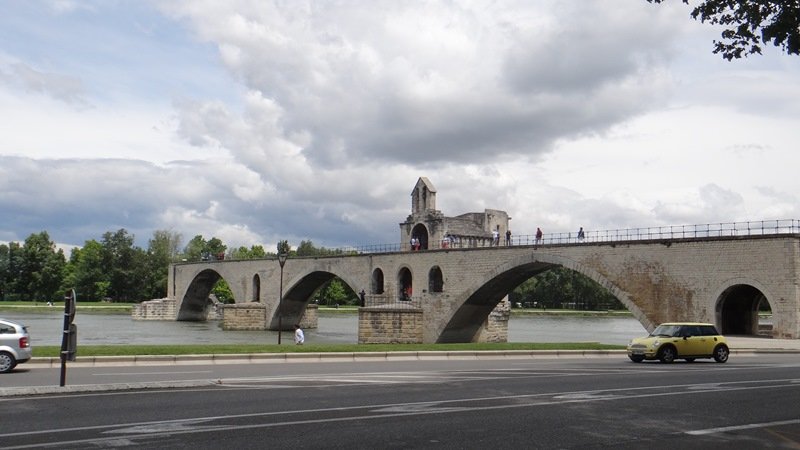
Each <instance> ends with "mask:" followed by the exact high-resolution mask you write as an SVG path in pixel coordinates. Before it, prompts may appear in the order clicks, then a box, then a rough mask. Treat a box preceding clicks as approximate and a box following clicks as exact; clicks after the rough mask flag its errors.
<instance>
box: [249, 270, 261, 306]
mask: <svg viewBox="0 0 800 450" xmlns="http://www.w3.org/2000/svg"><path fill="white" fill-rule="evenodd" d="M250 300H252V301H254V302H260V301H261V277H260V276H259V275H258V274H255V275H253V298H251V299H250Z"/></svg>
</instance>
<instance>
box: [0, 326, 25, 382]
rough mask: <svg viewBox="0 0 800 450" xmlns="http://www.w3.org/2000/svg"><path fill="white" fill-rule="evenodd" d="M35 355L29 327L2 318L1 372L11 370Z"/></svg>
mask: <svg viewBox="0 0 800 450" xmlns="http://www.w3.org/2000/svg"><path fill="white" fill-rule="evenodd" d="M31 356H33V349H32V348H31V337H30V335H29V334H28V327H26V326H24V325H20V324H18V323H15V322H12V321H10V320H6V319H0V373H5V372H9V371H11V370H12V369H13V368H14V367H17V364H22V363H24V362H26V361H28V360H29V359H31Z"/></svg>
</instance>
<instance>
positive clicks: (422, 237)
mask: <svg viewBox="0 0 800 450" xmlns="http://www.w3.org/2000/svg"><path fill="white" fill-rule="evenodd" d="M411 237H415V238H417V239H419V249H420V250H427V249H428V227H426V226H425V225H423V224H421V223H418V224H416V225H414V228H412V229H411Z"/></svg>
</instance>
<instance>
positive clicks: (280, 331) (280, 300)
mask: <svg viewBox="0 0 800 450" xmlns="http://www.w3.org/2000/svg"><path fill="white" fill-rule="evenodd" d="M282 319H283V263H281V288H280V297H278V345H281V335H282V334H283V323H282Z"/></svg>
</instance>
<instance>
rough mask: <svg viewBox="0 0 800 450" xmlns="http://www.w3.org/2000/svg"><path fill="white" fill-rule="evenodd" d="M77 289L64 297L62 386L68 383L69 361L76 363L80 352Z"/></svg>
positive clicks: (71, 290)
mask: <svg viewBox="0 0 800 450" xmlns="http://www.w3.org/2000/svg"><path fill="white" fill-rule="evenodd" d="M75 298H76V295H75V289H70V290H69V291H67V294H66V295H65V296H64V334H63V335H62V336H61V384H60V385H61V386H64V385H65V384H66V381H67V361H75V355H76V354H77V351H78V326H77V325H75V324H74V323H72V321H73V320H75Z"/></svg>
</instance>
